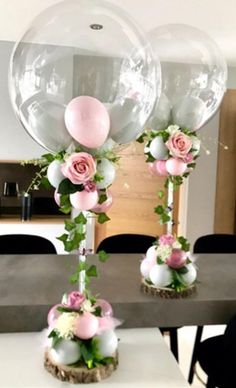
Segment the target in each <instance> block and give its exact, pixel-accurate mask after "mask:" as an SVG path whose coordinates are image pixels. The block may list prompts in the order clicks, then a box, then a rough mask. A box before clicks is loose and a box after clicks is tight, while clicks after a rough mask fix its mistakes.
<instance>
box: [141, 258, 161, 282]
mask: <svg viewBox="0 0 236 388" xmlns="http://www.w3.org/2000/svg"><path fill="white" fill-rule="evenodd" d="M156 263H157V262H156V261H155V262H151V261H149V260H148V259H143V260H142V262H141V264H140V272H141V274H142V276H143V277H144V278H148V277H149V273H150V271H151V269H152V267H153V266H154V265H155V264H156Z"/></svg>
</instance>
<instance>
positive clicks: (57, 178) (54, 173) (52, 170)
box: [47, 160, 65, 189]
mask: <svg viewBox="0 0 236 388" xmlns="http://www.w3.org/2000/svg"><path fill="white" fill-rule="evenodd" d="M61 165H62V163H61V162H60V161H59V160H54V161H53V162H52V163H50V164H49V166H48V170H47V177H48V180H49V182H50V184H51V185H52V186H53V187H55V188H56V189H57V188H58V186H59V184H60V183H61V181H63V179H65V176H64V175H63V174H62V172H61Z"/></svg>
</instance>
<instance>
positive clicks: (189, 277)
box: [181, 263, 197, 286]
mask: <svg viewBox="0 0 236 388" xmlns="http://www.w3.org/2000/svg"><path fill="white" fill-rule="evenodd" d="M186 267H187V269H188V272H187V273H185V274H183V275H181V276H182V279H183V281H184V283H185V284H186V285H187V286H190V285H191V284H192V283H193V282H194V281H195V280H196V278H197V270H196V268H195V266H194V265H193V264H192V263H189V264H187V265H186Z"/></svg>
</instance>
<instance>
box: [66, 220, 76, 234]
mask: <svg viewBox="0 0 236 388" xmlns="http://www.w3.org/2000/svg"><path fill="white" fill-rule="evenodd" d="M64 222H65V230H66V231H67V232H70V231H71V230H73V229H74V227H75V223H74V222H73V221H68V220H65V221H64Z"/></svg>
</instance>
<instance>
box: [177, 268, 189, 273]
mask: <svg viewBox="0 0 236 388" xmlns="http://www.w3.org/2000/svg"><path fill="white" fill-rule="evenodd" d="M177 272H178V273H179V274H180V275H184V274H186V273H188V268H186V267H182V268H178V269H177Z"/></svg>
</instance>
